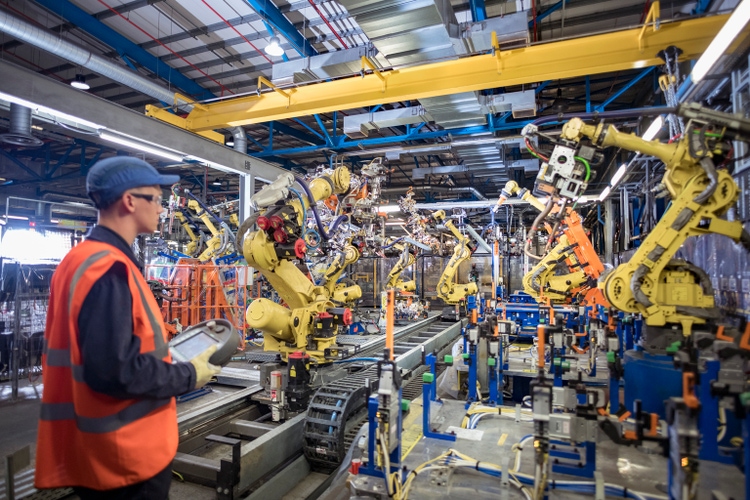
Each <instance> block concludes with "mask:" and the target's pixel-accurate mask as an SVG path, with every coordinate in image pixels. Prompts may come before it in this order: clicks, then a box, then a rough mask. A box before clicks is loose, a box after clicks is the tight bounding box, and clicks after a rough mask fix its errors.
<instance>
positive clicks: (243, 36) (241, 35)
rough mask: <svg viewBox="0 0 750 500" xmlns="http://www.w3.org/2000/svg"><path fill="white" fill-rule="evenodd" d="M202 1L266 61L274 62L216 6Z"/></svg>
mask: <svg viewBox="0 0 750 500" xmlns="http://www.w3.org/2000/svg"><path fill="white" fill-rule="evenodd" d="M202 1H203V4H204V5H205V6H206V7H208V8H209V9H211V12H213V13H214V14H216V15H217V16H219V19H221V20H222V21H224V24H226V25H227V26H229V27H230V28H232V30H233V31H234V32H235V33H237V34H238V35H240V37H242V39H243V40H245V41H246V42H247V43H249V44H250V46H251V47H252V48H254V49H255V51H256V52H257V53H258V54H260V55H262V56H263V58H264V59H265V60H266V61H268V62H269V63H270V64H273V63H272V62H271V60H270V59H269V58H268V56H266V55H265V54H264V53H263V51H262V50H259V49H258V47H256V46H255V45H253V43H252V42H251V41H250V40H248V39H247V38H245V35H243V34H242V33H240V32H239V31H237V28H235V27H234V26H232V25H231V24H230V23H229V21H227V20H226V19H224V17H223V16H222V15H221V14H219V13H218V12H216V11H215V10H214V8H213V7H211V6H210V5H209V4H208V2H206V0H202Z"/></svg>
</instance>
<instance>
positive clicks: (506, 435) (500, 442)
mask: <svg viewBox="0 0 750 500" xmlns="http://www.w3.org/2000/svg"><path fill="white" fill-rule="evenodd" d="M506 439H508V433H507V432H503V435H502V436H500V439H498V440H497V445H498V446H502V445H504V444H505V440H506Z"/></svg>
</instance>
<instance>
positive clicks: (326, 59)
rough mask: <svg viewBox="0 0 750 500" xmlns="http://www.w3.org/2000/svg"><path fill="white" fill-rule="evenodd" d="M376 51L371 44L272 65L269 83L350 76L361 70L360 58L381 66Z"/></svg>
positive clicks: (302, 81)
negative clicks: (365, 58)
mask: <svg viewBox="0 0 750 500" xmlns="http://www.w3.org/2000/svg"><path fill="white" fill-rule="evenodd" d="M377 54H378V51H377V49H376V48H375V47H374V46H373V45H372V44H369V43H368V44H367V45H363V46H360V47H352V48H350V49H344V50H337V51H334V52H327V53H325V54H320V55H317V56H312V57H304V58H301V59H295V60H293V61H287V62H279V63H275V64H274V65H273V68H272V70H271V75H272V76H271V81H272V82H273V83H274V84H275V85H289V84H299V83H304V82H309V81H315V80H325V79H328V78H337V77H340V76H345V75H351V74H352V73H358V72H359V71H361V70H362V57H367V58H369V59H370V61H372V62H373V63H374V64H375V66H381V62H383V61H378V58H377Z"/></svg>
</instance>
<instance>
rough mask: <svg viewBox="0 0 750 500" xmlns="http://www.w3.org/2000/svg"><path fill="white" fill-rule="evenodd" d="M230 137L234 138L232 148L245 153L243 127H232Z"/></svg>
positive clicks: (245, 136)
mask: <svg viewBox="0 0 750 500" xmlns="http://www.w3.org/2000/svg"><path fill="white" fill-rule="evenodd" d="M232 137H233V138H234V150H235V151H239V152H240V153H242V154H247V133H246V132H245V129H244V128H242V127H234V128H233V129H232Z"/></svg>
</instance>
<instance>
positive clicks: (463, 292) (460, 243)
mask: <svg viewBox="0 0 750 500" xmlns="http://www.w3.org/2000/svg"><path fill="white" fill-rule="evenodd" d="M432 217H433V218H434V219H435V220H436V221H438V222H443V221H444V222H443V223H444V224H445V227H447V228H448V229H449V230H450V231H451V233H453V236H454V237H455V238H456V247H455V248H454V249H453V255H452V256H451V259H450V260H449V261H448V265H447V266H445V269H443V274H441V275H440V280H439V281H438V286H437V295H438V297H440V298H441V299H443V301H445V303H446V304H458V303H459V302H461V301H462V300H465V299H466V297H468V296H469V295H474V294H475V293H477V291H478V288H477V284H476V283H456V282H455V281H454V279H455V277H456V272H457V271H458V266H459V265H461V263H462V262H464V261H465V260H468V259H469V258H470V257H471V249H470V248H469V238H468V237H467V236H465V235H463V234H461V231H459V230H458V228H456V226H455V225H454V224H453V221H451V220H446V219H445V211H444V210H438V211H437V212H435V213H433V214H432Z"/></svg>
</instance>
